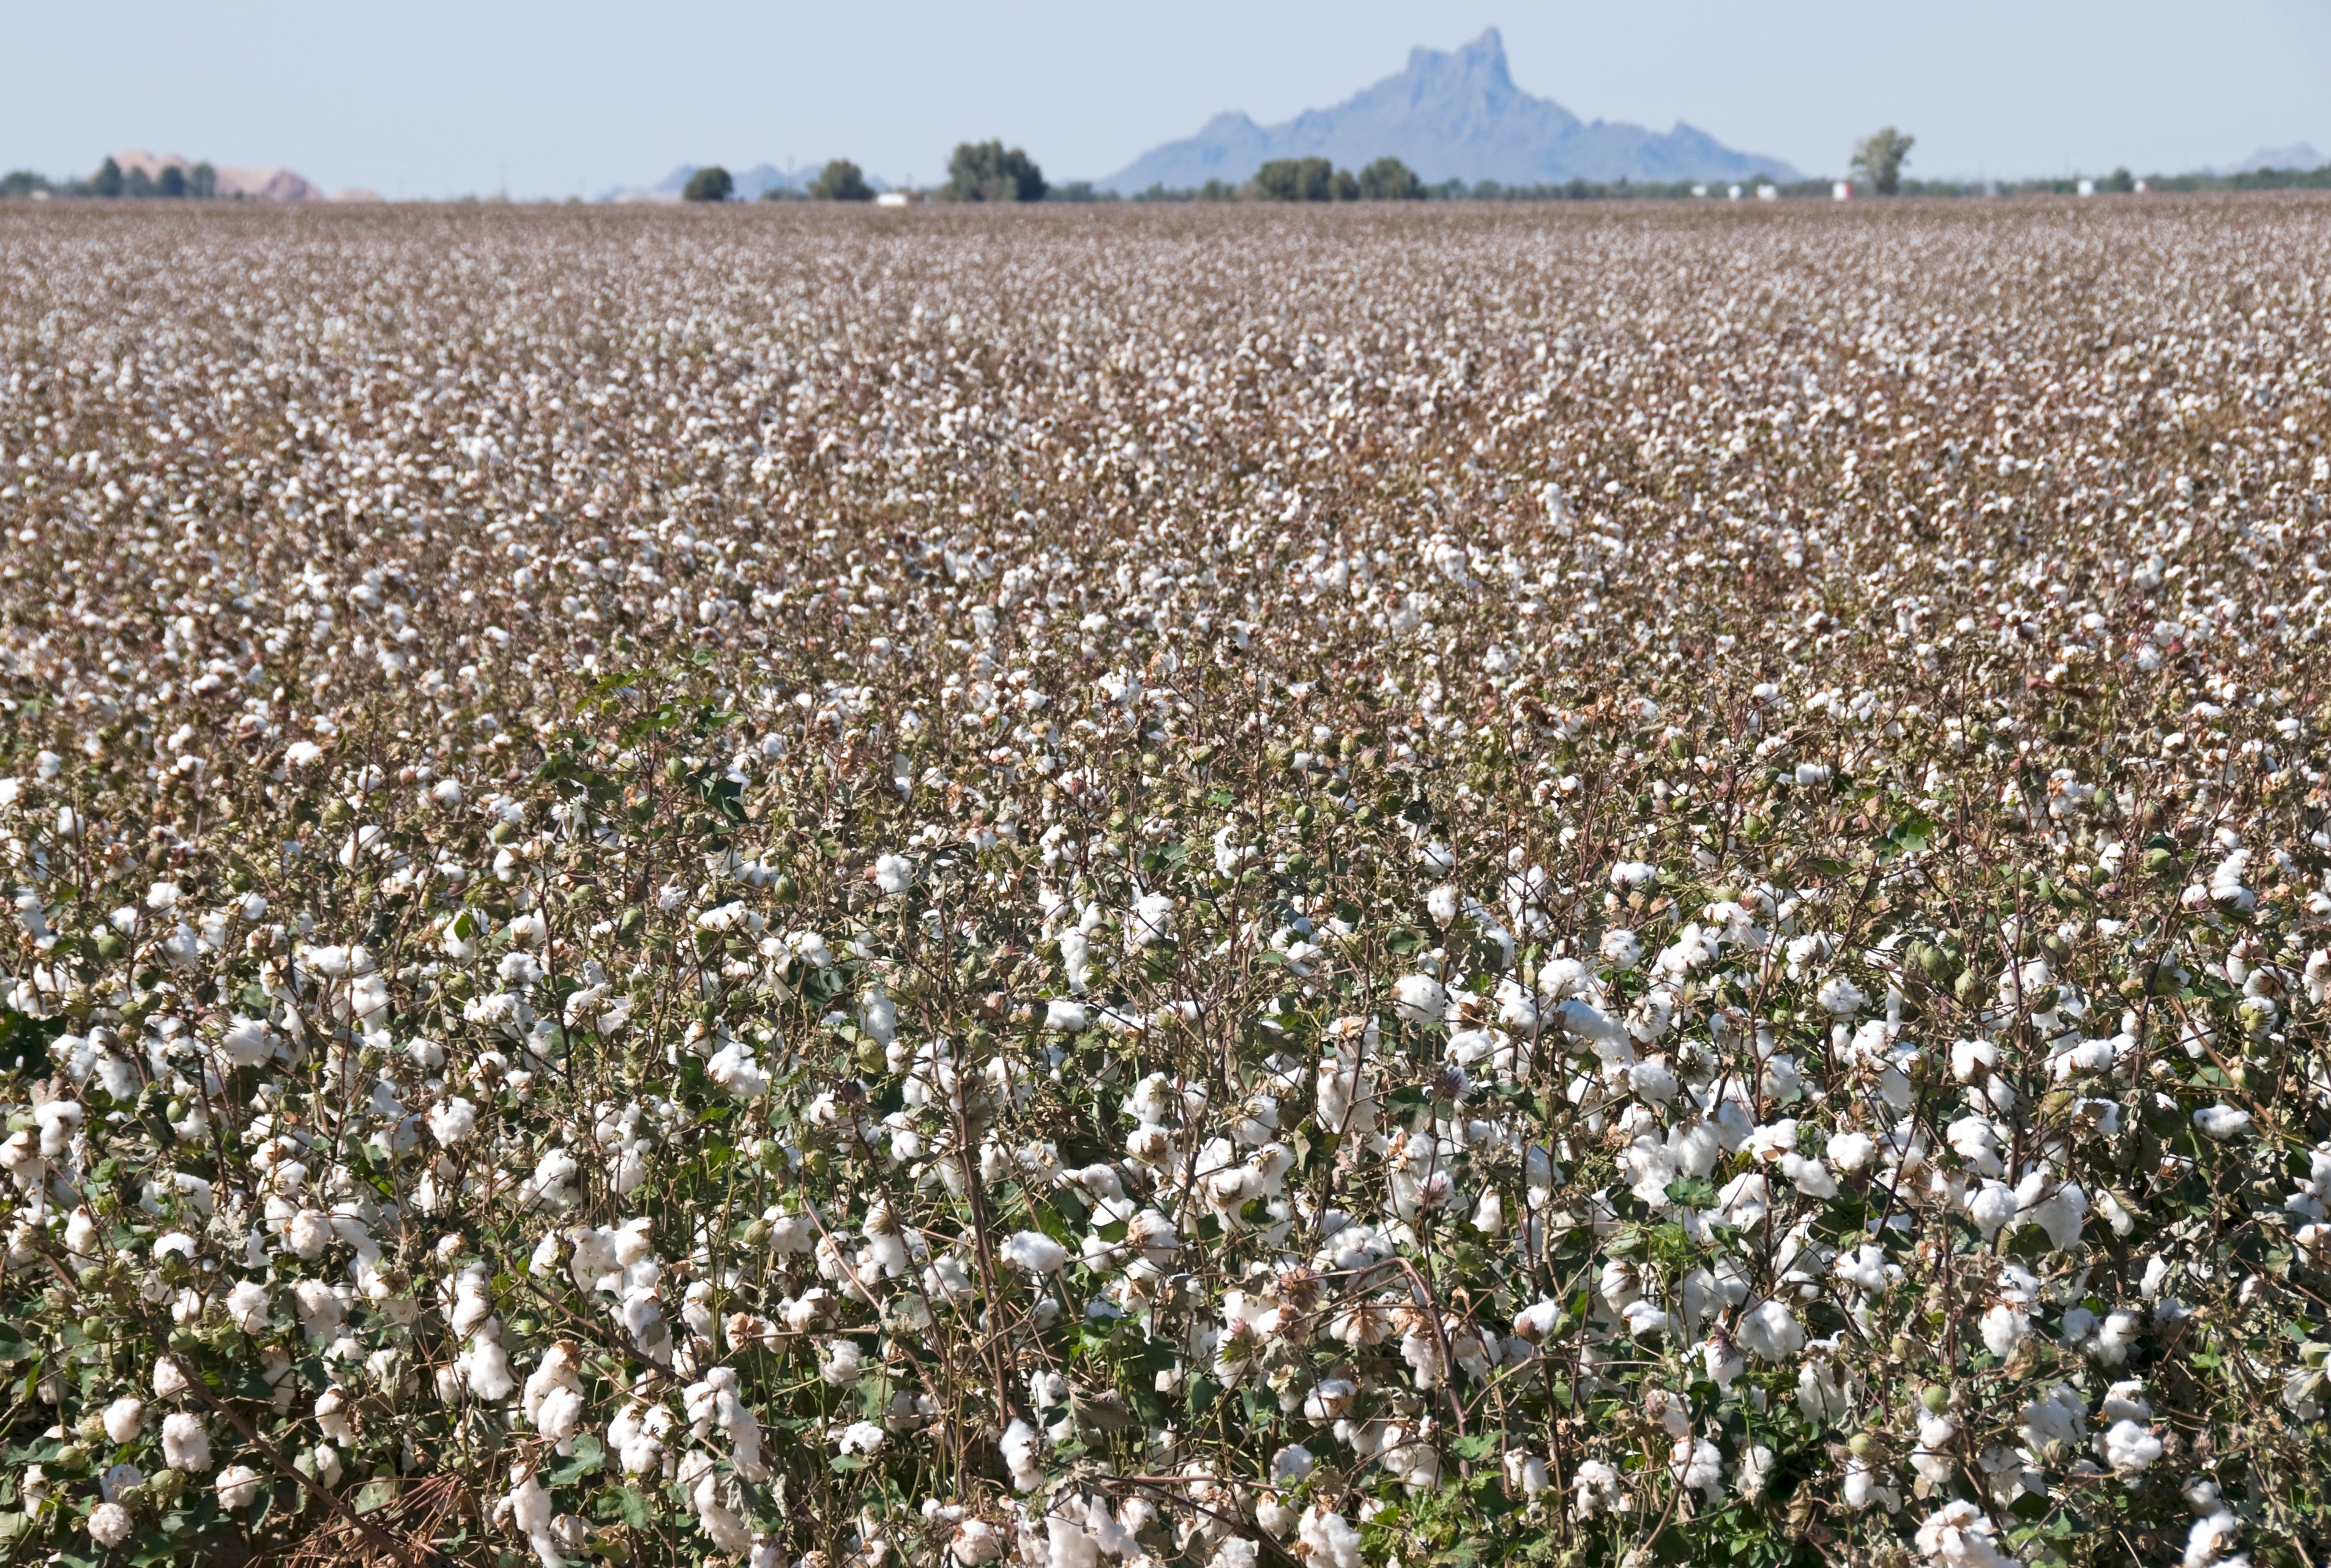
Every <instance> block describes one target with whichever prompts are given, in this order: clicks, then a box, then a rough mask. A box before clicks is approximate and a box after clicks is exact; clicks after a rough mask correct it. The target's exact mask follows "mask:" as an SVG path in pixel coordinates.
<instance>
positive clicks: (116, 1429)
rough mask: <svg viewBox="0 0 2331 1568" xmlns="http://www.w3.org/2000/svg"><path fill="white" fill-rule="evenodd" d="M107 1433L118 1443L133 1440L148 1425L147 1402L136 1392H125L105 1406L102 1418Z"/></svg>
mask: <svg viewBox="0 0 2331 1568" xmlns="http://www.w3.org/2000/svg"><path fill="white" fill-rule="evenodd" d="M102 1420H103V1423H104V1426H105V1435H106V1436H107V1437H108V1438H109V1439H110V1440H113V1441H114V1442H117V1443H126V1442H129V1441H132V1440H135V1439H136V1438H137V1436H138V1433H139V1432H140V1431H142V1430H145V1427H146V1402H145V1401H144V1400H142V1399H139V1398H138V1396H137V1395H135V1394H124V1395H123V1396H122V1397H121V1398H119V1399H118V1400H115V1401H114V1402H112V1403H111V1404H109V1405H107V1406H106V1407H105V1414H104V1416H103V1418H102Z"/></svg>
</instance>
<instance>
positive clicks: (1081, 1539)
mask: <svg viewBox="0 0 2331 1568" xmlns="http://www.w3.org/2000/svg"><path fill="white" fill-rule="evenodd" d="M1099 1561H1100V1545H1099V1543H1098V1542H1096V1541H1095V1540H1094V1539H1093V1538H1092V1537H1091V1536H1090V1535H1087V1534H1086V1533H1085V1530H1084V1528H1083V1526H1082V1525H1078V1524H1076V1523H1074V1522H1073V1521H1071V1520H1069V1519H1065V1518H1063V1517H1061V1516H1060V1515H1058V1514H1055V1515H1053V1516H1051V1518H1049V1519H1047V1520H1045V1521H1044V1568H1095V1565H1096V1564H1097V1563H1099Z"/></svg>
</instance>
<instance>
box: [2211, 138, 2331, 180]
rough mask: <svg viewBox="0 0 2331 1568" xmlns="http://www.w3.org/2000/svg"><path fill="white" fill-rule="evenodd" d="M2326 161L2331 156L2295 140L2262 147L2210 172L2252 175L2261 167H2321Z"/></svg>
mask: <svg viewBox="0 0 2331 1568" xmlns="http://www.w3.org/2000/svg"><path fill="white" fill-rule="evenodd" d="M2326 163H2331V158H2326V157H2324V156H2323V155H2322V154H2321V153H2319V152H2317V151H2316V150H2315V149H2314V148H2313V147H2309V146H2307V144H2306V143H2305V142H2303V141H2295V142H2292V143H2290V144H2289V145H2288V146H2287V147H2260V148H2259V149H2258V151H2256V152H2254V153H2252V154H2250V157H2246V158H2244V159H2243V160H2242V161H2241V162H2240V163H2238V164H2229V165H2228V166H2226V167H2224V168H2222V169H2212V170H2211V171H2210V172H2211V173H2212V174H2213V175H2250V174H2256V173H2258V172H2259V171H2260V169H2319V168H2321V167H2322V166H2324V165H2325V164H2326Z"/></svg>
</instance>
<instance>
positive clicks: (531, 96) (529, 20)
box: [0, 0, 2331, 198]
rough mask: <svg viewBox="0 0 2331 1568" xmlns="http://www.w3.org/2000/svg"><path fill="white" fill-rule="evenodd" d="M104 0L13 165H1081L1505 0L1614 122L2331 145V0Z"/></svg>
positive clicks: (1472, 27)
mask: <svg viewBox="0 0 2331 1568" xmlns="http://www.w3.org/2000/svg"><path fill="white" fill-rule="evenodd" d="M100 21H101V22H102V26H100V25H97V24H94V23H93V22H92V18H91V16H90V14H89V13H88V12H81V13H71V12H67V11H64V10H62V9H57V10H41V11H38V12H36V13H33V14H27V15H24V16H23V17H20V18H19V19H18V20H17V21H16V22H15V23H14V24H13V26H12V33H14V39H15V43H16V49H17V53H18V56H19V58H20V59H24V60H37V61H39V62H41V67H42V68H41V69H40V70H39V71H30V72H26V73H25V74H24V77H23V79H22V80H20V81H18V82H17V83H16V84H15V85H14V91H13V92H12V95H11V97H10V100H9V101H8V102H7V104H6V105H5V107H0V167H6V168H18V167H23V168H32V169H35V170H38V171H40V172H42V173H44V174H47V175H50V176H57V177H64V176H75V175H81V174H86V173H88V172H89V171H90V169H92V168H93V167H95V166H96V165H97V164H98V162H99V161H100V159H101V158H102V157H104V156H106V155H107V154H109V153H111V152H116V151H119V150H122V149H124V148H129V147H144V148H147V149H149V150H152V151H155V152H177V153H182V154H184V155H186V156H187V157H194V158H206V159H208V160H210V161H212V162H213V163H215V164H218V165H220V166H284V167H288V168H290V169H294V170H296V171H298V172H299V173H300V174H301V175H304V176H307V177H308V178H309V179H310V180H312V181H314V182H315V183H316V184H317V185H319V186H322V187H323V188H325V189H327V190H338V189H340V188H343V187H346V186H367V187H370V188H371V189H374V190H376V191H378V192H379V193H381V194H382V195H385V196H388V197H391V198H397V197H422V196H450V195H464V194H484V193H490V192H493V191H497V190H503V189H507V190H508V191H509V193H510V195H513V196H515V197H521V198H533V197H544V196H547V197H552V198H557V197H564V196H570V195H582V196H586V197H587V196H593V195H598V194H599V193H601V192H603V191H604V190H607V189H609V188H611V187H615V186H637V185H648V184H652V182H654V181H655V180H657V179H659V178H661V176H664V175H665V174H666V173H668V172H669V171H670V170H671V169H672V168H673V167H674V166H678V165H680V164H683V163H699V164H700V163H722V164H725V165H727V166H729V167H730V168H732V169H737V168H743V167H746V166H750V165H753V164H756V163H759V162H763V161H767V162H770V163H774V164H775V165H777V166H780V167H783V166H785V165H786V164H787V162H788V161H789V160H790V161H792V162H794V163H797V164H803V165H813V164H815V163H818V162H821V161H823V159H824V158H826V157H835V156H841V157H851V158H853V159H855V160H856V161H857V162H858V163H859V164H861V166H864V167H865V168H866V169H867V170H868V171H869V172H870V173H871V174H875V175H879V176H881V177H883V178H886V179H889V180H890V181H893V182H905V181H909V180H913V181H916V182H920V183H928V182H930V181H931V180H933V179H934V178H936V177H937V176H939V175H940V173H941V172H942V169H943V166H944V164H945V160H946V157H947V151H948V149H949V148H950V147H952V146H953V145H954V144H955V143H956V142H957V141H960V140H966V139H975V138H986V137H991V136H993V137H1001V138H1004V139H1005V140H1006V141H1009V142H1013V143H1016V144H1019V145H1022V146H1024V147H1027V149H1028V150H1029V152H1030V153H1031V154H1032V155H1033V156H1034V157H1036V159H1037V160H1038V161H1039V162H1040V163H1041V164H1042V166H1043V167H1044V169H1045V171H1046V173H1047V175H1048V176H1051V178H1052V179H1053V180H1054V181H1055V182H1062V181H1068V180H1074V179H1098V178H1099V177H1102V176H1106V175H1108V174H1109V173H1111V172H1113V171H1114V170H1116V169H1118V168H1119V167H1121V166H1124V165H1125V164H1127V163H1128V162H1130V161H1131V160H1132V159H1133V158H1134V157H1137V156H1138V155H1140V154H1141V153H1143V152H1145V151H1146V150H1148V149H1149V148H1151V147H1156V145H1158V144H1159V143H1161V142H1166V141H1169V140H1172V139H1175V138H1180V137H1185V136H1188V135H1191V134H1192V133H1194V131H1196V130H1197V128H1199V127H1200V126H1201V125H1203V124H1204V122H1205V120H1206V119H1209V118H1211V117H1212V116H1213V115H1215V114H1217V113H1221V112H1223V111H1225V110H1231V109H1237V110H1242V111H1244V112H1246V113H1248V114H1250V115H1251V116H1252V117H1253V118H1254V119H1256V120H1257V121H1258V122H1261V123H1264V124H1270V123H1273V122H1276V121H1279V120H1283V119H1289V118H1292V117H1293V116H1294V115H1296V114H1298V113H1299V112H1301V111H1302V110H1304V109H1316V108H1322V107H1325V106H1327V105H1328V104H1332V103H1335V102H1337V101H1339V100H1342V99H1344V98H1346V97H1348V96H1349V95H1351V94H1352V93H1353V92H1355V91H1356V90H1358V89H1360V88H1362V87H1364V86H1365V85H1367V84H1368V83H1370V82H1373V81H1376V80H1378V79H1380V78H1382V77H1384V76H1386V75H1389V74H1391V73H1392V72H1394V71H1397V70H1399V69H1400V68H1401V66H1402V65H1403V62H1405V61H1406V59H1407V55H1408V51H1409V50H1410V49H1411V48H1413V47H1417V46H1425V47H1431V48H1439V49H1447V48H1451V47H1454V46H1455V45H1457V44H1459V43H1462V42H1464V41H1465V40H1467V39H1469V38H1471V37H1473V36H1475V35H1476V34H1478V33H1479V32H1480V31H1481V29H1482V28H1484V27H1486V26H1496V27H1498V28H1499V29H1500V30H1501V31H1502V32H1503V33H1504V36H1505V41H1506V47H1507V52H1508V56H1509V58H1510V60H1511V63H1512V70H1513V74H1514V79H1515V81H1516V83H1517V84H1518V85H1519V86H1520V87H1522V88H1524V89H1525V90H1528V91H1530V92H1533V93H1536V94H1537V95H1539V96H1541V97H1546V98H1552V99H1555V100H1557V101H1559V102H1561V103H1562V104H1563V105H1564V106H1565V107H1566V108H1568V109H1571V110H1572V111H1573V112H1575V113H1576V114H1578V115H1579V116H1581V117H1582V118H1584V119H1590V120H1591V119H1609V120H1625V121H1632V122H1636V123H1640V124H1643V125H1646V126H1650V127H1651V128H1654V129H1661V130H1663V129H1665V128H1668V127H1669V126H1670V125H1672V124H1673V123H1674V122H1675V121H1677V120H1679V119H1682V120H1686V121H1689V123H1691V124H1692V125H1694V126H1697V127H1698V128H1700V129H1702V130H1705V131H1707V132H1708V133H1709V134H1710V135H1712V136H1714V137H1716V138H1717V139H1718V140H1720V141H1722V142H1724V143H1725V144H1726V145H1727V146H1730V147H1736V148H1741V149H1744V150H1751V151H1755V152H1758V153H1764V154H1768V155H1771V156H1773V157H1779V158H1784V159H1786V160H1787V161H1789V162H1791V163H1793V164H1794V165H1796V166H1798V167H1799V168H1801V169H1803V170H1805V171H1806V172H1807V173H1809V174H1836V173H1841V172H1842V171H1843V169H1844V166H1845V163H1846V158H1847V155H1848V150H1849V148H1850V147H1851V142H1852V139H1853V138H1855V137H1856V136H1858V135H1860V134H1862V133H1864V132H1867V131H1868V130H1870V129H1872V128H1875V127H1877V126H1879V125H1880V124H1886V123H1892V124H1894V125H1897V126H1899V127H1901V128H1903V129H1905V130H1908V131H1910V132H1912V133H1913V134H1915V135H1916V136H1917V138H1918V145H1917V152H1916V154H1915V155H1914V157H1913V159H1912V163H1911V166H1910V169H1909V172H1910V173H1911V174H1913V175H1916V176H1925V177H1939V178H1974V177H1981V176H1990V177H1994V178H2016V177H2023V176H2061V175H2066V174H2069V173H2072V172H2075V171H2078V172H2081V173H2102V172H2105V171H2107V170H2108V169H2110V168H2112V167H2114V166H2127V167H2129V168H2131V169H2134V170H2136V172H2138V173H2149V172H2154V171H2161V172H2177V171H2183V170H2188V169H2193V168H2198V167H2202V166H2210V165H2224V164H2229V163H2232V162H2234V161H2236V160H2238V159H2241V158H2242V157H2246V156H2248V155H2249V154H2250V152H2252V151H2253V150H2254V149H2256V148H2259V147H2269V146H2281V145H2287V144H2290V143H2296V142H2308V143H2312V144H2313V145H2314V146H2316V147H2318V148H2331V0H2248V3H2245V4H2236V5H2229V6H2225V7H2222V8H2221V9H2220V10H2219V12H2218V13H2217V14H2213V15H2212V16H2211V17H2210V18H2208V19H2207V20H2197V19H2195V18H2193V16H2192V15H2191V14H2188V13H2186V12H2185V11H2184V10H2183V9H2182V8H2179V7H2175V6H2172V5H2165V4H2160V3H2158V0H2145V3H2137V4H2124V5H2102V4H2095V3H2091V0H2080V3H2079V4H2070V5H2059V6H2055V7H2050V8H2047V9H2045V10H2044V11H2043V10H2041V9H2039V8H2033V7H2029V6H2016V5H2008V4H2005V3H2004V0H1973V3H1971V4H1968V5H1962V6H1960V7H1958V8H1957V9H1956V10H1955V13H1954V14H1952V15H1951V16H1950V17H1949V18H1947V19H1936V18H1932V17H1927V16H1919V15H1911V14H1896V13H1883V12H1872V11H1871V10H1870V9H1869V8H1867V7H1860V6H1849V5H1844V4H1842V3H1841V0H1793V3H1790V4H1785V5H1771V6H1767V7H1765V8H1764V9H1763V10H1762V12H1761V13H1759V14H1756V15H1755V16H1753V17H1746V18H1744V17H1743V16H1742V15H1741V14H1739V12H1738V10H1737V9H1736V8H1734V7H1727V6H1723V5H1717V4H1714V3H1713V0H1661V3H1659V4H1653V5H1644V6H1640V7H1634V8H1631V9H1630V10H1629V11H1628V12H1627V13H1626V14H1606V13H1604V12H1603V11H1600V10H1597V9H1595V8H1591V7H1586V6H1579V5H1535V6H1519V7H1518V6H1513V5H1502V6H1501V5H1483V6H1481V7H1479V8H1478V9H1477V10H1474V11H1470V12H1467V11H1461V10H1451V9H1449V8H1447V7H1444V6H1432V5H1418V4H1413V3H1411V0H1356V3H1352V4H1346V5H1336V6H1328V5H1319V4H1311V3H1303V4H1280V5H1237V6H1232V5H1226V4H1223V3H1222V0H1197V3H1195V4H1192V5H1184V6H1180V7H1176V8H1175V11H1174V12H1173V13H1172V14H1171V16H1170V18H1169V17H1168V16H1167V15H1166V14H1164V13H1162V12H1161V11H1158V10H1156V9H1154V8H1153V9H1145V10H1141V11H1124V12H1118V13H1112V14H1099V13H1095V12H1091V11H1089V10H1087V9H1085V8H1080V7H1071V6H1069V5H1061V4H1057V3H1043V4H1019V5H1006V6H1002V7H991V8H988V9H986V10H984V11H981V12H978V13H969V12H963V11H959V10H956V9H955V8H951V7H941V6H936V5H923V4H896V3H894V4H890V5H878V6H871V7H864V8H860V9H859V10H857V11H855V12H854V13H852V14H839V13H837V12H835V11H833V9H832V8H827V7H811V6H802V5H775V6H758V7H755V6H747V5H737V4H735V3H733V0H684V3H682V4H679V5H671V6H667V7H664V8H662V9H661V11H660V12H659V13H658V14H656V15H655V16H654V17H653V18H652V20H651V19H646V18H642V16H640V15H639V14H636V13H634V12H633V10H632V9H630V8H627V7H618V6H614V5H608V4H605V3H604V0H579V3H576V4H572V5H565V6H560V7H557V8H553V7H551V6H549V5H543V4H538V3H533V0H527V3H513V4H501V5H492V4H487V5H474V4H473V5H466V6H461V7H455V6H453V5H449V4H446V3H445V0H415V3H414V4H412V5H407V6H404V7H403V8H401V9H400V10H399V11H397V12H395V13H394V14H391V13H388V12H386V11H385V10H376V11H371V12H364V13H357V14H314V13H310V12H309V11H308V10H307V9H305V8H302V7H297V6H293V5H287V4H282V3H281V0H243V3H237V4H229V5H212V6H197V7H166V6H162V5H155V4H152V3H151V0H132V3H128V4H120V5H112V6H109V7H106V8H104V10H103V12H102V13H101V15H100Z"/></svg>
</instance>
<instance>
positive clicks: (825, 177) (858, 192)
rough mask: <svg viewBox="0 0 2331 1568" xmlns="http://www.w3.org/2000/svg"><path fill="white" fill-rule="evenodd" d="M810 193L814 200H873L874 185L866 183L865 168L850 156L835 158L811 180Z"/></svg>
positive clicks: (811, 198)
mask: <svg viewBox="0 0 2331 1568" xmlns="http://www.w3.org/2000/svg"><path fill="white" fill-rule="evenodd" d="M809 195H810V200H812V201H813V202H871V201H872V200H873V199H874V187H873V186H872V185H868V184H867V183H866V171H865V170H864V169H861V168H860V167H859V166H857V165H856V164H854V163H852V162H851V161H850V160H849V159H848V158H835V159H833V160H832V161H831V162H829V163H828V164H827V165H826V166H824V167H823V168H822V169H820V170H818V172H817V178H815V179H813V180H812V181H810V183H809Z"/></svg>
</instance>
